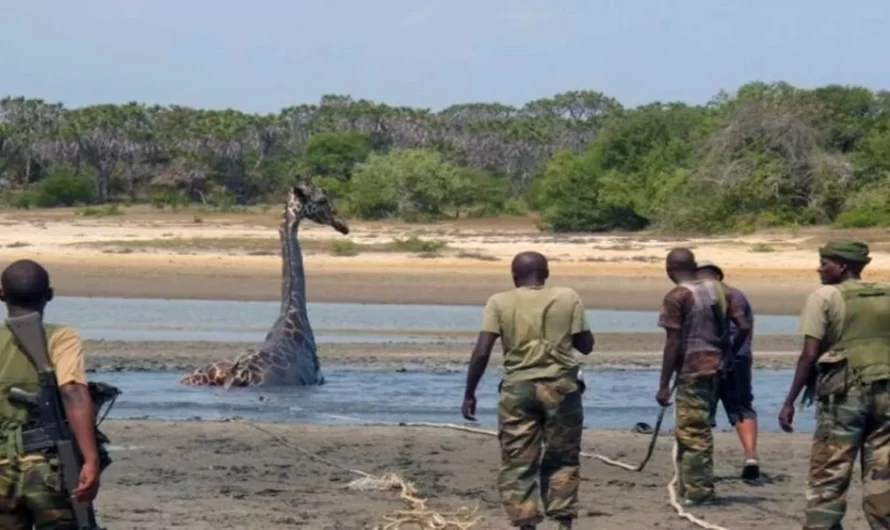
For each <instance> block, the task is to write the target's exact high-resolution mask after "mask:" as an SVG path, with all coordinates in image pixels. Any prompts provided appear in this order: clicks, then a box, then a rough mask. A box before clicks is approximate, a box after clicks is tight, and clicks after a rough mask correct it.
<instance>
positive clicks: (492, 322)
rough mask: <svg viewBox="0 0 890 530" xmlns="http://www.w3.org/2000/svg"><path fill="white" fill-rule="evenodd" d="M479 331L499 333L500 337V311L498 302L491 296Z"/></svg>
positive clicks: (484, 309)
mask: <svg viewBox="0 0 890 530" xmlns="http://www.w3.org/2000/svg"><path fill="white" fill-rule="evenodd" d="M479 331H485V332H488V333H497V334H498V335H500V333H501V317H500V312H499V311H498V305H497V300H496V299H495V297H494V296H490V297H489V298H488V301H487V302H485V307H484V308H483V309H482V325H481V326H480V327H479Z"/></svg>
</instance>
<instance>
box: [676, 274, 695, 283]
mask: <svg viewBox="0 0 890 530" xmlns="http://www.w3.org/2000/svg"><path fill="white" fill-rule="evenodd" d="M674 279H675V280H676V282H677V283H678V284H680V283H688V282H694V281H696V280H697V279H698V277H697V276H696V275H695V274H692V273H679V272H678V273H674Z"/></svg>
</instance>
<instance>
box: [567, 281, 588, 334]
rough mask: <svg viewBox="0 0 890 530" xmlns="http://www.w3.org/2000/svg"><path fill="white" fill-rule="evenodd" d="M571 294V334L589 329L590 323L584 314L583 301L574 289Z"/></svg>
mask: <svg viewBox="0 0 890 530" xmlns="http://www.w3.org/2000/svg"><path fill="white" fill-rule="evenodd" d="M571 294H572V298H573V300H572V335H574V334H576V333H581V332H582V331H589V330H590V324H589V323H588V322H587V315H586V314H584V302H583V301H582V300H581V297H580V296H578V293H576V292H575V291H572V292H571Z"/></svg>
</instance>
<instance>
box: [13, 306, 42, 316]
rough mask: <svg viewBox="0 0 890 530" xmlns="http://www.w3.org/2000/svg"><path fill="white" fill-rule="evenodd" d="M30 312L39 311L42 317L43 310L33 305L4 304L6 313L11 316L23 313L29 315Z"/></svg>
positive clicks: (22, 314)
mask: <svg viewBox="0 0 890 530" xmlns="http://www.w3.org/2000/svg"><path fill="white" fill-rule="evenodd" d="M31 313H40V316H41V317H43V310H41V309H34V308H33V307H20V306H15V305H7V306H6V314H8V315H9V316H11V317H23V316H25V315H30V314H31Z"/></svg>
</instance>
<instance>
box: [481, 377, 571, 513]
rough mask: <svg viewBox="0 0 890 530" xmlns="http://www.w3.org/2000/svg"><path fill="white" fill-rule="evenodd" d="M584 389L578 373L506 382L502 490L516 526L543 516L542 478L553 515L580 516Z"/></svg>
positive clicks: (501, 413)
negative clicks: (573, 375)
mask: <svg viewBox="0 0 890 530" xmlns="http://www.w3.org/2000/svg"><path fill="white" fill-rule="evenodd" d="M581 393H582V389H581V388H580V387H579V384H578V382H577V381H576V380H575V378H573V377H565V378H560V379H550V380H535V381H516V382H508V381H505V382H503V383H502V384H501V395H500V401H499V403H498V438H499V440H500V444H501V470H500V475H499V477H498V490H499V491H500V495H501V503H502V504H503V506H504V510H505V511H506V513H507V517H509V518H510V521H511V522H512V523H513V524H514V525H515V526H520V525H522V524H537V523H539V522H541V520H542V519H543V517H542V516H541V513H540V511H539V510H538V491H539V490H538V487H539V485H538V482H540V496H541V499H542V500H543V503H544V513H545V514H546V515H547V516H548V517H550V518H552V519H574V518H575V517H577V514H578V507H577V504H578V485H579V484H580V481H581V477H580V457H581V434H582V429H583V424H584V410H583V406H582V403H581Z"/></svg>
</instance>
